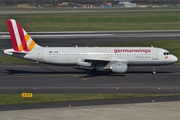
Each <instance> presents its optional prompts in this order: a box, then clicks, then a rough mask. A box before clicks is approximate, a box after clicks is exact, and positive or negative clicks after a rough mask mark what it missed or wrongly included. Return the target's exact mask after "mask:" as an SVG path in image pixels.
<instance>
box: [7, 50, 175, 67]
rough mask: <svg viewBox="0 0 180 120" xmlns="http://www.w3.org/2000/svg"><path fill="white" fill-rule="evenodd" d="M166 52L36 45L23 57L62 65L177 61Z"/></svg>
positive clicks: (136, 63) (132, 64)
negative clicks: (100, 62)
mask: <svg viewBox="0 0 180 120" xmlns="http://www.w3.org/2000/svg"><path fill="white" fill-rule="evenodd" d="M9 50H10V49H9ZM164 53H168V51H167V50H165V49H162V48H156V47H36V48H35V49H33V50H32V51H30V52H28V53H27V54H25V56H23V58H25V59H30V60H34V61H39V62H43V63H49V64H60V65H78V62H79V61H81V60H83V59H93V60H100V61H101V60H105V61H123V62H126V63H127V65H128V66H134V65H147V66H153V65H155V66H157V65H166V64H172V63H174V62H176V61H177V57H175V56H174V55H171V54H168V55H165V54H164ZM16 56H17V55H16ZM21 56H22V55H21ZM17 57H20V56H17Z"/></svg>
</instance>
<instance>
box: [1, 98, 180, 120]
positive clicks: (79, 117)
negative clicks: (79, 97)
mask: <svg viewBox="0 0 180 120" xmlns="http://www.w3.org/2000/svg"><path fill="white" fill-rule="evenodd" d="M68 106H71V105H67V107H62V108H46V109H33V110H13V111H2V112H0V118H1V120H180V102H179V101H176V102H158V103H156V102H155V103H138V104H137V103H136V104H116V105H99V106H83V107H68Z"/></svg>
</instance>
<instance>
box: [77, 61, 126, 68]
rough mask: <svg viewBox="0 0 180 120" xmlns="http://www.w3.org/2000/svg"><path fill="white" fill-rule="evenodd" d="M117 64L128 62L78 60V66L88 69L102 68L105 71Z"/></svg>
mask: <svg viewBox="0 0 180 120" xmlns="http://www.w3.org/2000/svg"><path fill="white" fill-rule="evenodd" d="M118 62H122V63H126V64H128V61H127V60H126V59H97V58H88V59H81V60H79V62H78V64H79V65H81V66H88V67H104V69H106V68H109V67H110V65H112V64H114V63H118Z"/></svg>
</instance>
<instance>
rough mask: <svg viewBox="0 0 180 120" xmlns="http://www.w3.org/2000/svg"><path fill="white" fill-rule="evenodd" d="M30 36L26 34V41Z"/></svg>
mask: <svg viewBox="0 0 180 120" xmlns="http://www.w3.org/2000/svg"><path fill="white" fill-rule="evenodd" d="M29 38H30V36H29V35H28V34H26V35H25V39H26V42H27V41H28V40H29Z"/></svg>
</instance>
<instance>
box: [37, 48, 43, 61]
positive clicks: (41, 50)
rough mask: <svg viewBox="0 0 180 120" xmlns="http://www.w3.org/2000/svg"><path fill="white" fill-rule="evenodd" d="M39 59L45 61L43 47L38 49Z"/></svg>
mask: <svg viewBox="0 0 180 120" xmlns="http://www.w3.org/2000/svg"><path fill="white" fill-rule="evenodd" d="M38 60H39V61H43V49H39V50H38Z"/></svg>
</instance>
